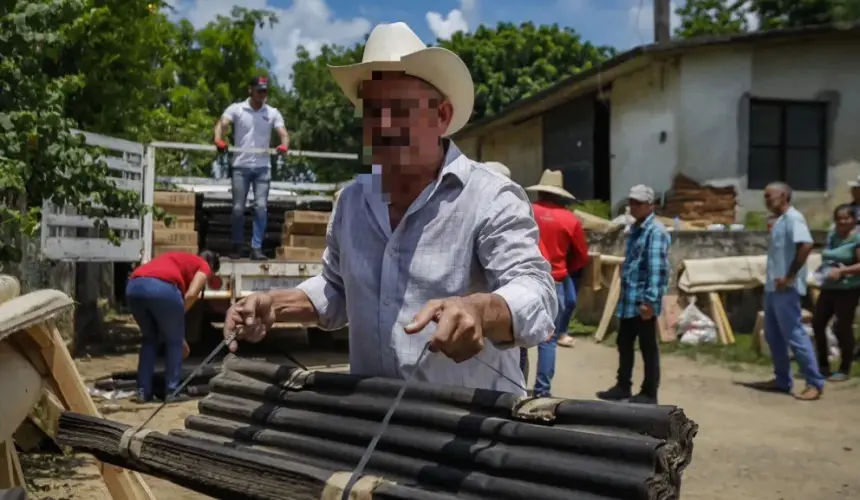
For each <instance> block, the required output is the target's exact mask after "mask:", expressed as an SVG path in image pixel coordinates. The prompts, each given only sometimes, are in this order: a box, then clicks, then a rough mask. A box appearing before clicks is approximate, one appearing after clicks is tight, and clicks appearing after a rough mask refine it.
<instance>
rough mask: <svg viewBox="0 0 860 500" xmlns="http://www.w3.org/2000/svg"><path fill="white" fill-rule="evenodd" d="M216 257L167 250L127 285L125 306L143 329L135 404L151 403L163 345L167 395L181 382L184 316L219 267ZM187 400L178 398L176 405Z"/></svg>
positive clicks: (183, 351) (202, 253) (134, 276)
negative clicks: (179, 401)
mask: <svg viewBox="0 0 860 500" xmlns="http://www.w3.org/2000/svg"><path fill="white" fill-rule="evenodd" d="M219 262H220V261H219V257H218V254H217V253H215V252H212V251H209V250H204V251H202V252H200V255H194V254H191V253H186V252H167V253H164V254H162V255H159V256H158V257H156V258H154V259H152V260H151V261H149V262H147V263H146V264H143V265H142V266H140V267H138V268H137V269H135V270H134V272H133V273H131V278H130V279H129V281H128V284H127V285H126V287H125V297H126V303H127V304H128V306H129V309H131V314H132V316H134V321H135V322H137V326H138V327H140V335H141V343H140V354H139V356H138V362H137V400H138V402H141V403H145V402H149V401H152V399H153V396H152V379H153V377H154V376H155V360H156V358H157V356H158V345H159V344H160V343H161V342H164V344H165V347H166V351H167V353H166V354H167V356H166V357H167V359H166V360H165V363H164V381H165V385H166V387H165V395H169V394H171V393H172V392H173V391H174V390H175V389H176V388H177V387H178V386H179V384H180V383H181V380H180V378H181V376H182V359H183V358H184V357H185V356H186V355H187V347H188V346H187V344H186V343H185V312H186V311H188V309H190V308H191V306H192V305H193V304H194V302H195V301H196V300H197V298H198V297H199V296H200V294H201V293H202V292H203V289H204V287H205V286H206V282H207V281H208V280H209V278H210V277H211V276H212V274H213V273H217V272H218V269H219V267H220V264H219ZM181 399H185V398H184V397H177V398H175V399H174V400H173V401H178V400H181Z"/></svg>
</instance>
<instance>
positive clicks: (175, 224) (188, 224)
mask: <svg viewBox="0 0 860 500" xmlns="http://www.w3.org/2000/svg"><path fill="white" fill-rule="evenodd" d="M171 215H172V214H171ZM194 224H195V219H194V215H193V214H192V215H190V216H188V215H176V216H174V217H173V221H172V222H170V225H169V226H168V225H167V223H166V222H165V221H160V220H153V221H152V229H153V230H156V231H157V230H162V229H174V230H176V229H181V230H184V231H193V230H194Z"/></svg>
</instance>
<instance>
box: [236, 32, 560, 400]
mask: <svg viewBox="0 0 860 500" xmlns="http://www.w3.org/2000/svg"><path fill="white" fill-rule="evenodd" d="M331 72H332V76H333V77H334V79H335V80H336V81H337V82H338V84H339V85H340V87H341V89H342V90H343V92H344V94H345V95H346V96H347V97H348V98H349V99H350V101H352V102H353V103H354V105H355V106H356V107H357V108H359V109H360V110H361V116H362V126H363V130H364V134H363V137H364V146H365V150H366V151H368V154H369V158H368V160H369V161H370V162H371V164H372V165H373V169H372V172H373V173H372V174H367V175H362V176H359V178H358V179H357V181H356V182H355V183H354V184H352V185H350V186H348V187H346V188H345V189H344V190H343V192H342V193H341V195H340V197H339V199H338V201H337V209H336V210H335V212H334V219H333V220H332V223H331V228H330V230H329V231H328V235H327V242H328V246H327V248H326V250H325V253H324V255H323V269H322V273H321V274H320V275H319V276H315V277H313V278H311V279H309V280H307V281H305V282H304V283H302V284H300V285H299V286H298V287H297V288H295V289H290V290H277V291H273V292H269V293H258V294H253V295H251V296H249V297H247V298H246V299H244V300H241V301H239V302H237V303H236V304H235V305H234V306H233V307H231V309H230V311H228V314H227V319H226V321H225V327H224V328H225V335H229V334H231V333H232V332H233V331H236V330H237V327H238V326H240V325H244V327H243V328H241V329H238V331H239V335H240V337H239V338H240V339H245V340H249V341H257V340H259V339H261V338H262V337H263V336H264V335H265V331H266V328H267V327H269V326H271V325H272V324H273V323H274V322H275V321H291V322H296V321H299V322H303V323H318V324H319V326H320V328H322V329H324V330H335V329H338V328H342V327H344V326H346V325H347V323H349V330H350V350H349V362H350V370H351V371H352V373H356V374H361V375H373V376H383V377H392V378H405V377H408V376H410V375H411V374H413V373H415V374H416V377H417V378H418V379H419V380H424V381H428V382H433V383H438V384H449V385H456V386H465V387H473V388H482V389H493V390H501V391H508V392H513V393H516V394H521V395H525V392H526V391H525V389H524V388H523V386H524V385H525V381H524V380H523V375H522V372H521V371H520V369H519V366H518V355H517V353H518V350H517V349H511V348H512V347H514V346H533V345H537V344H538V343H540V342H542V341H543V340H545V338H546V335H547V332H550V331H552V328H553V318H554V317H555V315H556V309H557V303H556V298H555V288H554V286H553V281H552V277H551V276H550V273H549V264H547V262H546V260H544V259H543V257H541V255H540V251H539V250H538V228H537V224H536V223H535V221H534V218H533V216H532V211H531V208H530V205H529V203H528V198H527V197H526V194H525V192H524V191H523V190H522V188H521V187H519V186H518V185H516V184H514V183H513V182H511V181H510V180H509V179H506V178H505V177H503V176H501V175H499V174H498V173H496V172H493V171H491V170H490V169H489V168H488V167H486V166H485V165H482V164H479V163H476V162H474V161H472V160H470V159H469V158H466V156H464V155H463V153H461V152H460V150H459V149H458V148H457V146H456V145H455V144H454V143H453V142H452V141H451V140H450V139H448V136H450V135H451V134H453V133H455V132H457V131H458V130H459V129H460V128H462V127H463V126H464V125H465V124H466V122H468V120H469V117H470V115H471V113H472V106H473V104H474V95H475V91H474V86H473V83H472V77H471V75H470V74H469V69H468V68H467V67H466V65H465V64H464V63H463V61H462V60H461V59H460V58H459V57H458V56H457V55H456V54H454V53H453V52H451V51H448V50H446V49H443V48H440V47H427V46H425V45H424V43H423V42H421V39H420V38H418V36H417V35H416V34H415V33H414V32H413V31H412V30H411V29H410V28H409V27H408V26H407V25H406V24H404V23H394V24H382V25H379V26H377V27H375V28H374V29H373V31H372V32H371V33H370V36H369V38H368V40H367V43H366V45H365V49H364V56H363V59H362V62H361V63H359V64H354V65H350V66H340V67H332V68H331ZM428 344H429V351H430V352H428V353H427V354H426V356H425V355H423V354H422V353H424V352H425V346H427V345H428ZM235 348H236V345H235V343H232V345H231V349H234V350H235ZM416 370H417V372H416Z"/></svg>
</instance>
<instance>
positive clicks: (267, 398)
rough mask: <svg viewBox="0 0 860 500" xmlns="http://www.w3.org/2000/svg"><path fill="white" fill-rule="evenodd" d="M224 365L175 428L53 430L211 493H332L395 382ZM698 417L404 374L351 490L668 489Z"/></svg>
mask: <svg viewBox="0 0 860 500" xmlns="http://www.w3.org/2000/svg"><path fill="white" fill-rule="evenodd" d="M223 366H224V371H223V372H222V373H221V374H220V375H218V376H217V377H215V378H214V379H212V381H211V383H210V387H211V392H210V394H209V396H207V397H206V398H205V399H203V400H202V401H201V402H200V403H199V408H200V413H201V415H199V416H192V417H189V418H188V419H187V420H186V429H184V430H177V431H172V432H171V433H170V435H168V436H164V435H161V434H158V433H149V432H148V431H144V432H138V431H136V430H132V431H129V430H128V426H125V425H123V424H118V423H116V422H111V421H108V420H102V419H96V418H92V417H84V416H81V415H77V414H64V415H63V417H62V418H61V420H60V425H59V432H58V442H59V443H61V444H64V445H69V446H72V447H75V448H77V449H79V450H82V451H87V452H90V453H93V454H94V455H96V457H97V458H99V459H101V460H103V461H105V462H108V463H113V464H115V465H119V466H122V467H127V468H131V469H135V470H139V471H142V472H146V473H149V474H152V475H157V476H160V477H163V478H166V479H168V480H171V481H173V482H174V483H177V484H180V485H183V486H186V487H188V488H191V489H194V490H195V491H199V492H201V493H205V494H208V495H210V496H214V497H216V498H224V499H237V500H241V499H245V498H254V499H263V500H268V499H273V500H274V499H285V500H306V499H310V498H335V499H339V498H340V496H339V495H338V494H337V493H338V491H340V490H338V488H342V487H343V484H344V483H345V479H346V478H348V477H349V475H350V472H351V471H352V470H353V469H354V468H355V466H356V465H357V463H358V461H359V459H360V457H361V455H362V454H363V453H364V451H365V449H366V447H367V445H368V443H369V442H370V440H371V438H372V437H373V436H374V435H375V434H376V433H377V432H378V430H379V429H380V427H379V425H380V421H381V420H382V417H383V415H384V414H385V412H386V411H387V410H388V408H389V407H390V405H391V403H392V401H393V399H394V394H395V393H396V391H397V390H399V388H400V387H402V384H403V382H402V381H398V380H387V379H378V378H362V377H356V376H351V375H343V374H333V373H322V372H307V371H304V370H301V369H299V368H296V367H294V366H287V365H277V364H271V363H266V362H261V361H250V360H243V359H240V358H236V357H233V356H229V357H228V358H227V359H225V361H224V363H223ZM696 431H697V426H696V424H695V423H694V422H692V421H691V420H689V419H688V418H687V417H686V416H685V415H684V412H683V411H682V410H681V409H679V408H676V407H668V406H661V407H652V406H644V405H628V404H616V403H605V402H593V401H575V400H554V399H547V398H542V399H520V398H517V397H515V396H513V395H510V394H506V393H500V392H491V391H481V390H472V389H464V388H457V387H440V386H434V385H430V384H426V383H419V382H414V383H413V384H412V385H410V386H409V389H408V390H407V391H406V395H405V397H404V399H403V401H402V402H401V403H400V405H399V406H398V407H397V411H396V412H395V413H394V416H393V418H392V420H391V423H390V426H389V427H388V428H387V429H386V431H385V433H384V434H383V435H382V438H381V439H380V441H379V444H378V446H377V448H376V451H375V452H374V453H373V454H372V455H371V459H370V461H369V463H368V465H367V467H366V469H365V471H364V475H363V479H362V481H364V483H365V486H362V488H366V491H365V494H367V495H368V496H365V497H361V498H373V499H391V500H394V499H414V500H449V499H453V498H465V499H474V500H479V499H481V500H483V499H487V500H489V499H493V500H515V499H516V500H520V499H529V500H562V499H564V500H608V499H625V500H628V499H629V500H637V499H648V500H652V499H659V500H664V499H677V498H679V496H680V483H681V474H682V471H683V470H684V468H685V467H686V466H687V465H688V464H689V462H690V460H691V458H692V442H693V438H694V437H695V435H696ZM129 433H131V434H129ZM124 435H125V437H124ZM129 435H131V436H132V441H135V445H133V446H132V445H130V444H129V439H128V437H129ZM129 450H133V452H129ZM365 479H366V480H367V481H365ZM324 495H328V496H324ZM332 495H334V496H332Z"/></svg>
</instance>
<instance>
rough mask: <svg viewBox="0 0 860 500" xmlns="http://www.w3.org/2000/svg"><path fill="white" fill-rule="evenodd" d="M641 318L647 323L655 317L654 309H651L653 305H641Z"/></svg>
mask: <svg viewBox="0 0 860 500" xmlns="http://www.w3.org/2000/svg"><path fill="white" fill-rule="evenodd" d="M639 316H640V317H641V318H642V319H644V320H645V321H648V320H649V319H651V318H653V317H654V308H653V307H651V304H640V305H639Z"/></svg>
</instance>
